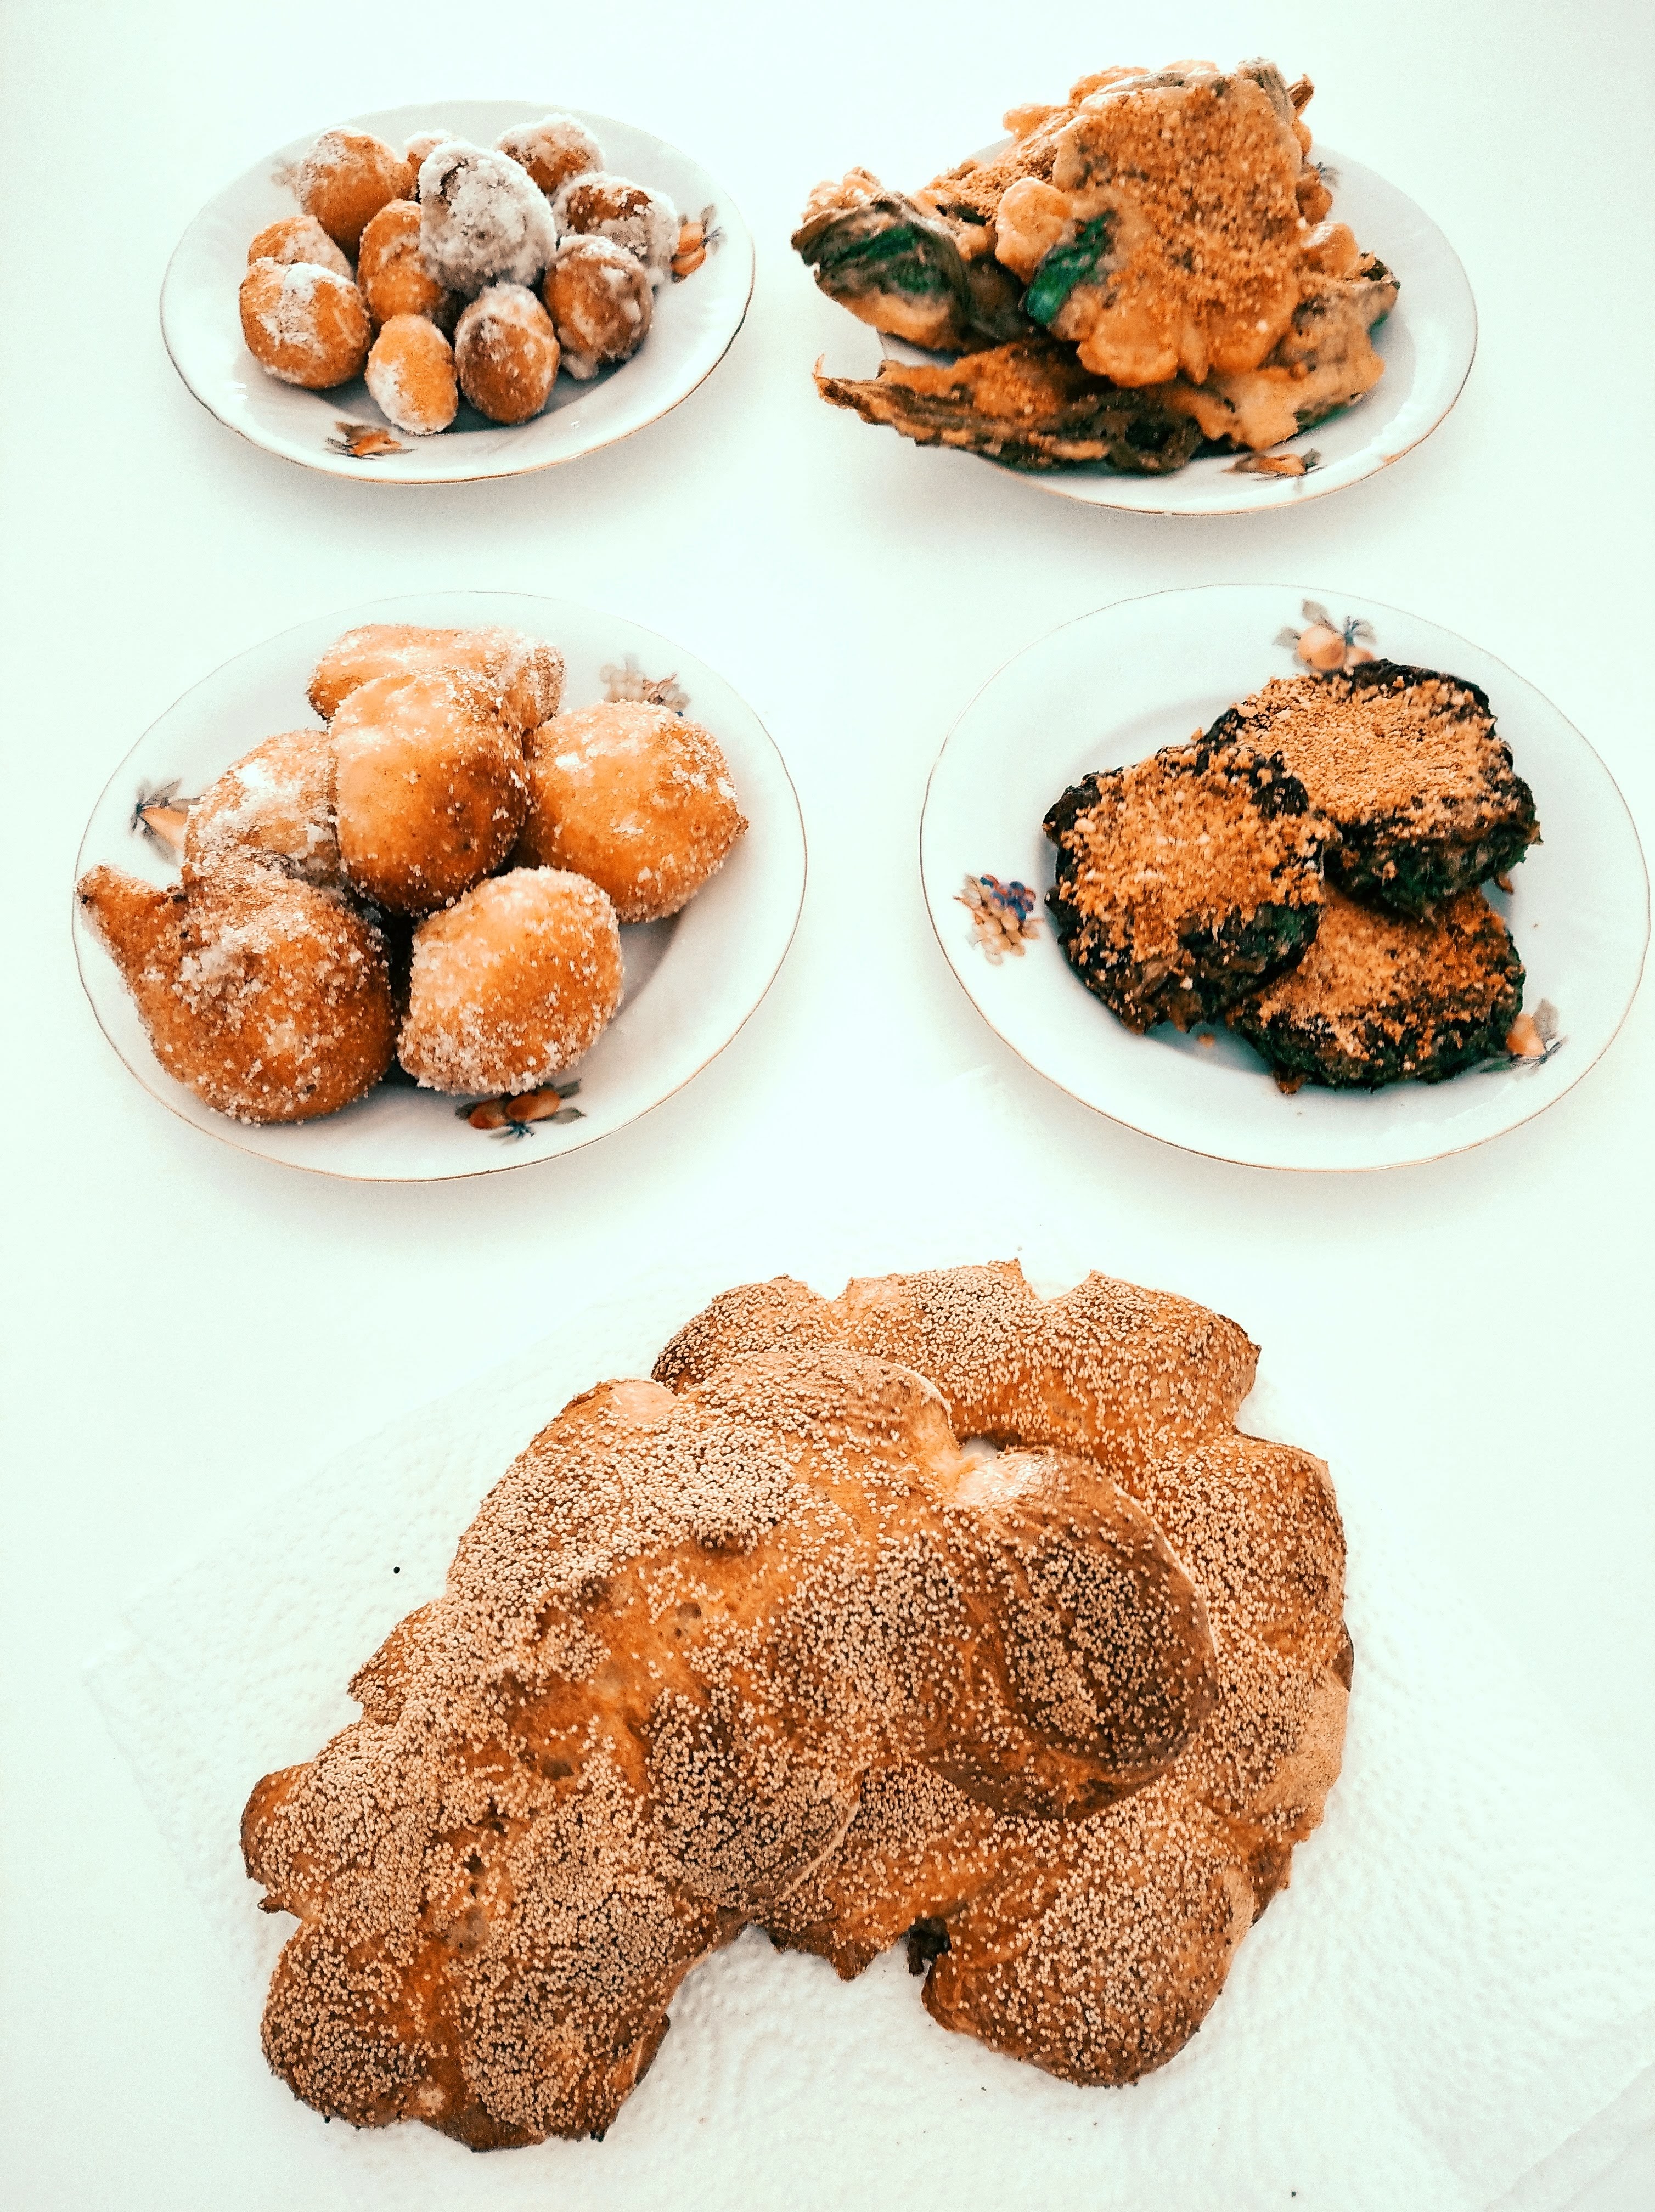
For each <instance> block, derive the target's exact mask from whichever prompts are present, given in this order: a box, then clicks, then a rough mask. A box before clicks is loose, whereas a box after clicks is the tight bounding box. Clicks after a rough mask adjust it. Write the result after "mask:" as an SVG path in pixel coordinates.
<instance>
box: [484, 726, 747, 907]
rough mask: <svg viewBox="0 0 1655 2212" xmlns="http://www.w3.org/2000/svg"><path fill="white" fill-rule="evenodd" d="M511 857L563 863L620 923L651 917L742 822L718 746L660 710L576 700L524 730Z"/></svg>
mask: <svg viewBox="0 0 1655 2212" xmlns="http://www.w3.org/2000/svg"><path fill="white" fill-rule="evenodd" d="M524 750H525V751H526V754H527V757H528V780H529V796H528V810H527V812H526V814H525V816H524V818H523V829H522V834H521V836H520V838H519V841H518V847H517V857H518V860H519V862H520V865H522V866H527V867H545V868H573V869H574V870H575V872H577V874H580V875H582V876H589V877H590V878H591V879H592V881H593V883H594V884H599V886H600V887H601V888H602V889H603V890H605V891H606V892H607V893H608V895H609V896H610V897H611V899H612V900H613V901H614V902H615V911H616V913H617V914H618V915H619V916H620V918H621V920H622V921H661V920H662V919H663V918H664V917H665V916H666V915H669V914H676V913H677V912H678V908H680V907H681V906H684V905H686V904H687V903H688V902H689V901H690V900H691V899H692V898H693V897H694V896H695V895H696V893H697V891H698V890H701V888H702V886H703V884H705V883H706V882H707V881H708V879H709V878H710V877H711V876H713V875H714V874H715V872H717V870H718V869H720V868H721V867H722V866H723V865H724V862H725V860H727V858H728V856H729V854H730V852H731V850H732V848H733V846H734V845H735V842H736V841H737V839H738V838H739V836H741V834H742V832H743V831H744V830H745V829H746V826H747V824H746V821H745V817H743V815H742V812H741V810H740V808H739V806H738V805H736V797H735V787H734V786H733V784H732V783H731V781H730V771H729V768H728V765H727V763H726V761H725V758H724V756H723V754H722V753H721V751H720V750H719V747H718V742H717V740H716V739H715V738H714V737H713V735H712V733H711V732H710V731H708V730H703V728H702V726H701V725H700V724H699V723H698V722H689V721H685V720H684V718H683V716H682V715H678V714H673V713H672V711H671V710H670V709H669V708H666V707H651V706H646V705H643V704H641V703H638V702H631V701H626V702H606V703H605V704H603V705H600V706H597V707H577V708H575V709H574V710H573V712H572V713H569V714H559V715H557V717H556V718H555V719H554V720H551V721H550V722H543V723H542V724H541V726H540V727H539V728H538V730H533V731H531V732H529V734H528V736H527V738H526V739H525V741H524Z"/></svg>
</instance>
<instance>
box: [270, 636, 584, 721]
mask: <svg viewBox="0 0 1655 2212" xmlns="http://www.w3.org/2000/svg"><path fill="white" fill-rule="evenodd" d="M434 668H464V669H467V670H469V671H471V672H472V674H473V675H475V676H478V677H481V678H484V680H485V682H486V683H487V684H488V687H489V692H490V697H491V698H492V699H493V700H494V702H495V704H496V707H497V708H498V709H499V712H500V713H501V714H502V715H503V716H504V718H505V720H507V721H508V723H510V725H511V726H512V728H513V729H514V730H532V729H534V728H535V727H536V726H538V724H539V723H541V722H545V721H547V720H550V719H551V716H552V715H553V714H556V713H557V709H558V707H559V705H560V704H561V703H562V701H563V654H562V653H559V651H558V650H557V647H556V646H555V645H552V644H550V643H548V641H546V640H545V638H542V637H530V636H529V635H527V633H526V631H524V630H520V629H503V628H500V627H496V626H490V627H489V628H486V629H424V628H423V627H422V626H421V625H420V624H419V623H362V627H361V628H360V629H348V630H346V632H345V633H344V636H343V637H338V638H336V639H335V640H334V641H333V643H332V645H331V646H329V647H328V649H327V651H326V653H324V654H323V655H322V657H321V659H319V661H318V662H317V664H316V667H315V671H314V672H313V675H312V677H311V679H310V690H309V694H308V696H309V699H310V703H311V705H312V706H313V708H315V709H316V712H317V713H318V714H319V715H320V716H321V717H322V720H324V721H331V720H332V718H333V716H334V715H335V714H337V713H338V710H339V708H340V707H341V706H342V705H343V703H344V701H345V700H347V699H348V698H349V697H350V695H351V693H352V692H353V691H355V690H358V689H359V688H360V687H361V686H362V684H368V683H371V682H372V681H373V679H374V678H375V677H376V676H417V675H423V674H424V673H425V672H426V671H429V670H430V669H434Z"/></svg>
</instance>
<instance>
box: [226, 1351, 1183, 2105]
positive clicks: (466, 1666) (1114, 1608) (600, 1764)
mask: <svg viewBox="0 0 1655 2212" xmlns="http://www.w3.org/2000/svg"><path fill="white" fill-rule="evenodd" d="M352 1691H353V1693H354V1694H355V1695H356V1697H357V1699H359V1700H360V1701H361V1704H362V1719H361V1720H360V1721H358V1722H356V1723H354V1724H353V1725H352V1726H350V1728H347V1729H345V1730H344V1731H343V1733H342V1734H341V1735H338V1736H337V1737H335V1738H334V1740H333V1741H332V1743H330V1744H329V1745H328V1746H326V1748H325V1749H324V1750H323V1751H322V1753H320V1754H319V1757H318V1758H317V1759H315V1760H314V1761H313V1762H312V1763H311V1764H309V1765H304V1766H300V1767H294V1768H289V1769H288V1770H286V1771H283V1772H280V1773H277V1774H272V1775H270V1776H267V1777H266V1778H265V1780H264V1781H263V1782H261V1783H260V1784H259V1786H258V1788H257V1789H256V1790H254V1791H253V1797H252V1799H251V1801H250V1802H249V1804H248V1807H247V1810H246V1816H245V1819H244V1822H243V1831H242V1833H243V1845H244V1849H245V1851H246V1862H247V1867H248V1871H249V1872H250V1874H251V1875H253V1878H254V1880H255V1881H259V1882H260V1883H262V1884H263V1885H264V1887H265V1890H266V1891H267V1893H268V1897H267V1900H266V1902H267V1904H268V1905H269V1907H270V1908H271V1909H272V1910H278V1911H288V1912H291V1913H293V1914H295V1916H297V1917H298V1920H299V1923H300V1924H299V1926H298V1928H297V1929H295V1932H294V1934H293V1935H292V1936H291V1937H290V1938H289V1942H288V1944H287V1947H286V1948H285V1950H284V1951H283V1954H282V1958H281V1960H280V1962H279V1964H278V1966H277V1970H276V1972H275V1976H274V1978H273V1980H272V1983H271V1993H270V1999H269V2002H268V2005H267V2007H266V2010H265V2051H266V2052H267V2054H268V2056H269V2057H270V2060H271V2064H272V2065H273V2066H274V2067H275V2068H276V2069H277V2071H278V2072H280V2073H281V2074H282V2075H284V2076H285V2078H286V2079H287V2080H288V2081H289V2083H290V2084H291V2085H292V2087H294V2089H295V2091H296V2093H298V2094H299V2095H300V2096H301V2097H302V2098H304V2099H305V2100H307V2102H308V2103H310V2104H312V2105H313V2106H316V2107H317V2108H318V2109H319V2110H320V2111H322V2112H326V2113H329V2114H338V2115H340V2116H341V2117H343V2118H347V2119H349V2120H350V2121H352V2122H354V2123H355V2124H357V2125H360V2126H380V2125H384V2124H386V2123H388V2122H391V2121H393V2120H397V2119H400V2118H418V2119H421V2120H423V2121H424V2122H426V2123H427V2124H428V2125H430V2126H432V2127H435V2128H438V2129H441V2130H442V2131H444V2132H445V2133H447V2134H449V2135H453V2136H458V2137H459V2139H460V2140H461V2141H463V2142H468V2143H470V2144H472V2146H474V2147H476V2148H486V2147H490V2146H494V2145H501V2144H509V2143H523V2142H537V2141H538V2140H540V2139H541V2138H543V2137H545V2136H548V2135H554V2134H555V2135H563V2136H579V2135H583V2134H586V2133H588V2132H594V2131H599V2132H600V2131H601V2130H604V2129H605V2128H606V2127H607V2126H608V2125H609V2124H610V2123H611V2121H612V2119H613V2118H614V2117H615V2114H616V2112H617V2111H618V2108H619V2106H620V2105H621V2104H622V2102H623V2101H624V2099H625V2098H626V2096H627V2095H628V2094H629V2093H630V2091H631V2089H632V2088H633V2087H634V2086H635V2084H636V2081H638V2080H639V2079H640V2077H641V2076H642V2073H643V2071H644V2070H645V2069H646V2068H647V2066H648V2063H649V2061H650V2060H651V2058H652V2057H654V2052H655V2051H656V2049H657V2048H658V2046H659V2045H660V2039H661V2037H662V2035H663V2033H665V2031H666V2025H667V2021H666V2007H667V2004H668V2002H670V2000H671V1998H672V1993H673V1991H674V1990H675V1989H676V1987H677V1986H678V1983H679V1981H680V1980H681V1979H682V1978H683V1976H684V1974H685V1972H686V1971H687V1970H688V1969H689V1968H690V1967H691V1966H692V1965H693V1964H694V1963H695V1962H696V1961H697V1960H698V1959H700V1958H702V1957H704V1956H705V1955H706V1954H708V1953H709V1951H711V1950H712V1949H714V1948H716V1947H717V1946H718V1945H719V1944H720V1943H721V1942H724V1941H726V1940H727V1938H728V1936H730V1935H731V1934H733V1932H734V1930H735V1929H736V1928H738V1927H739V1925H740V1923H742V1921H744V1920H745V1919H751V1918H754V1917H760V1916H763V1915H765V1914H767V1913H769V1912H770V1911H774V1910H775V1909H776V1905H777V1903H778V1901H779V1900H780V1899H782V1897H784V1896H785V1895H786V1894H787V1893H788V1890H789V1889H790V1888H791V1887H793V1886H794V1885H795V1884H797V1883H798V1882H800V1881H801V1880H804V1879H807V1878H808V1877H809V1875H811V1873H812V1869H815V1868H817V1867H818V1866H819V1865H821V1864H822V1863H824V1861H826V1860H827V1859H828V1858H829V1857H830V1856H831V1854H833V1853H834V1851H835V1850H836V1849H837V1846H838V1845H839V1844H840V1841H841V1838H843V1835H844V1832H845V1830H846V1827H847V1825H848V1824H849V1823H850V1822H851V1821H852V1820H853V1819H854V1817H855V1812H856V1808H857V1803H858V1800H859V1797H861V1796H863V1795H864V1794H865V1793H866V1791H867V1789H868V1788H869V1786H870V1785H871V1784H873V1782H874V1781H875V1780H876V1779H877V1778H879V1776H880V1775H882V1774H885V1773H889V1772H891V1771H902V1772H904V1773H911V1772H918V1773H919V1774H921V1775H923V1776H927V1777H934V1778H940V1779H942V1780H944V1781H946V1784H947V1786H948V1787H949V1789H950V1790H951V1791H953V1792H958V1793H960V1795H961V1796H962V1797H963V1798H964V1801H965V1802H970V1803H971V1804H974V1805H980V1806H986V1807H990V1808H994V1809H995V1811H996V1812H997V1813H1000V1814H1015V1815H1021V1816H1026V1817H1028V1818H1030V1819H1032V1820H1037V1821H1038V1822H1039V1823H1040V1824H1041V1826H1042V1830H1043V1832H1050V1833H1051V1834H1052V1835H1053V1836H1056V1835H1058V1834H1060V1833H1061V1832H1062V1831H1063V1830H1065V1829H1066V1828H1067V1827H1068V1826H1069V1825H1070V1821H1069V1819H1068V1818H1066V1817H1065V1816H1074V1815H1076V1814H1084V1813H1086V1812H1087V1811H1090V1810H1092V1809H1094V1808H1098V1807H1099V1806H1101V1805H1104V1804H1107V1803H1109V1802H1112V1801H1113V1800H1114V1799H1115V1798H1116V1797H1117V1796H1119V1795H1120V1793H1121V1792H1122V1791H1123V1790H1133V1789H1135V1788H1138V1787H1140V1786H1141V1784H1143V1783H1144V1782H1145V1781H1146V1780H1147V1778H1149V1777H1150V1776H1152V1775H1153V1774H1154V1773H1156V1772H1158V1771H1164V1770H1165V1768H1166V1767H1167V1765H1168V1764H1169V1762H1170V1761H1171V1760H1172V1759H1176V1758H1177V1756H1178V1754H1179V1753H1180V1752H1181V1750H1182V1749H1183V1747H1185V1746H1186V1745H1188V1744H1189V1743H1190V1741H1191V1740H1192V1737H1193V1735H1194V1732H1195V1731H1196V1729H1199V1727H1200V1726H1201V1724H1202V1720H1203V1719H1204V1717H1206V1715H1207V1714H1208V1711H1210V1709H1211V1705H1212V1700H1213V1697H1214V1661H1213V1652H1212V1647H1211V1644H1210V1639H1209V1636H1208V1629H1207V1626H1206V1622H1205V1619H1204V1616H1203V1613H1202V1607H1201V1604H1200V1602H1199V1601H1198V1600H1197V1599H1196V1595H1195V1593H1194V1591H1193V1590H1192V1589H1191V1587H1190V1582H1189V1579H1188V1577H1186V1575H1185V1573H1184V1571H1183V1568H1182V1567H1181V1566H1180V1565H1179V1564H1178V1562H1177V1559H1175V1557H1174V1556H1173V1554H1172V1552H1171V1549H1170V1548H1169V1547H1168V1546H1167V1544H1166V1543H1165V1541H1164V1540H1163V1539H1162V1538H1161V1536H1160V1535H1159V1534H1158V1532H1157V1531H1156V1529H1155V1528H1154V1526H1153V1522H1151V1521H1150V1520H1149V1518H1148V1516H1147V1515H1146V1514H1144V1513H1143V1512H1142V1511H1141V1510H1140V1509H1139V1508H1137V1507H1135V1505H1133V1504H1130V1503H1129V1501H1128V1500H1127V1499H1126V1498H1124V1497H1123V1495H1122V1494H1121V1493H1120V1492H1117V1491H1116V1490H1115V1489H1114V1488H1113V1487H1112V1486H1111V1485H1110V1483H1109V1482H1108V1480H1106V1479H1105V1478H1104V1476H1103V1475H1102V1474H1100V1473H1098V1471H1097V1470H1095V1469H1091V1468H1083V1467H1081V1466H1080V1464H1079V1463H1077V1462H1074V1461H1073V1460H1072V1459H1069V1458H1067V1457H1066V1456H1064V1455H1060V1454H1054V1453H1044V1452H1031V1453H1020V1454H1008V1455H1005V1456H1004V1457H1003V1458H1002V1459H1001V1462H998V1463H997V1465H996V1467H995V1468H994V1469H992V1470H991V1471H990V1472H989V1475H988V1476H987V1477H986V1478H985V1475H984V1472H983V1469H982V1468H981V1467H980V1465H979V1463H978V1462H977V1461H976V1460H974V1459H973V1458H971V1457H970V1456H968V1455H965V1454H964V1453H963V1452H962V1451H961V1450H960V1449H959V1446H958V1442H957V1440H956V1437H955V1435H954V1433H953V1431H952V1429H951V1428H950V1426H949V1423H948V1419H947V1417H946V1411H945V1408H944V1406H943V1402H942V1401H941V1399H940V1396H939V1395H938V1393H937V1391H936V1390H935V1389H934V1388H933V1387H932V1385H931V1384H930V1383H928V1382H926V1381H925V1380H923V1379H922V1377H921V1376H919V1375H917V1374H916V1373H914V1372H912V1371H910V1370H908V1369H906V1368H904V1367H900V1366H893V1365H891V1364H887V1363H885V1362H884V1361H882V1360H879V1359H877V1358H870V1357H867V1356H866V1355H864V1354H861V1353H858V1352H851V1351H848V1350H846V1349H844V1348H843V1347H832V1348H826V1349H822V1350H816V1351H803V1352H772V1353H769V1354H762V1355H759V1356H758V1357H757V1358H752V1359H748V1360H738V1361H735V1362H733V1363H732V1364H727V1365H725V1366H723V1367H722V1368H721V1370H720V1371H719V1372H717V1373H716V1374H714V1375H712V1376H709V1377H708V1378H707V1379H706V1380H705V1381H703V1382H702V1383H697V1384H695V1385H693V1386H686V1387H685V1388H683V1389H680V1390H679V1391H678V1392H676V1393H675V1392H673V1391H670V1390H667V1389H663V1388H661V1387H660V1385H659V1384H656V1383H640V1382H625V1383H605V1384H603V1385H601V1386H600V1387H599V1388H598V1389H594V1390H592V1391H589V1392H588V1393H587V1395H585V1396H583V1397H581V1398H578V1399H576V1400H575V1402H574V1403H573V1404H572V1405H570V1406H569V1407H567V1408H566V1409H565V1410H564V1412H563V1413H562V1414H560V1415H559V1416H558V1418H557V1419H556V1420H555V1421H554V1422H553V1423H552V1424H551V1426H550V1427H549V1428H547V1429H545V1431H542V1433H541V1434H540V1436H539V1437H537V1438H536V1439H535V1441H534V1443H532V1445H531V1446H530V1447H529V1449H527V1451H526V1452H525V1453H524V1454H523V1455H522V1456H521V1458H520V1459H519V1460H518V1462H516V1464H515V1465H514V1467H513V1468H511V1470H510V1471H509V1472H508V1474H507V1475H506V1477H505V1479H504V1480H502V1482H501V1483H500V1484H499V1485H498V1486H496V1489H495V1490H494V1491H493V1492H492V1493H491V1494H490V1497H489V1498H488V1500H487V1501H486V1503H485V1504H484V1507H483V1509H482V1510H481V1511H480V1513H479V1514H478V1518H477V1519H476V1521H475V1522H473V1523H472V1527H471V1528H470V1529H469V1530H468V1531H467V1533H466V1534H465V1537H464V1538H463V1539H462V1541H461V1543H460V1547H459V1553H458V1554H457V1556H456V1558H455V1560H454V1564H453V1568H452V1569H451V1571H450V1572H449V1576H448V1579H447V1586H446V1589H445V1591H444V1593H443V1595H441V1597H440V1598H438V1599H437V1600H435V1601H434V1602H433V1603H431V1604H429V1605H427V1606H425V1607H423V1608H422V1609H421V1610H420V1611H418V1612H417V1613H412V1614H411V1615H410V1616H409V1617H408V1618H407V1619H406V1620H405V1621H404V1622H403V1623H402V1624H401V1626H399V1628H397V1629H396V1630H394V1631H393V1632H392V1635H391V1637H390V1638H388V1639H387V1641H386V1644H384V1645H383V1647H382V1648H381V1649H380V1652H379V1653H378V1654H377V1655H376V1656H375V1657H374V1659H372V1660H371V1661H370V1662H368V1665H367V1666H366V1667H365V1668H363V1669H362V1672H361V1673H360V1674H358V1675H357V1676H356V1680H355V1681H354V1682H353V1684H352Z"/></svg>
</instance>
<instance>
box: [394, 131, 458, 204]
mask: <svg viewBox="0 0 1655 2212" xmlns="http://www.w3.org/2000/svg"><path fill="white" fill-rule="evenodd" d="M458 143H459V132H458V131H416V132H415V133H414V135H413V137H411V138H409V139H405V141H404V143H403V149H402V150H403V152H404V153H405V155H407V156H408V166H409V167H410V168H411V170H412V171H413V173H414V181H413V183H412V185H411V186H410V187H409V191H408V197H409V198H410V199H412V200H417V199H418V197H419V173H420V170H421V168H422V167H423V165H424V162H425V159H426V156H427V155H430V154H435V151H436V149H437V148H438V147H439V146H452V145H457V144H458Z"/></svg>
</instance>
